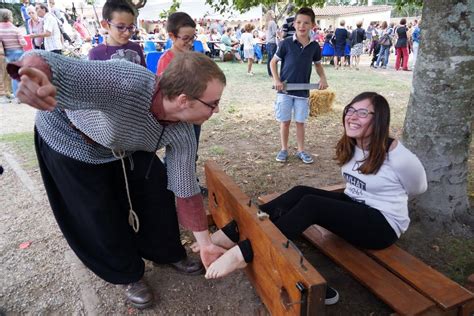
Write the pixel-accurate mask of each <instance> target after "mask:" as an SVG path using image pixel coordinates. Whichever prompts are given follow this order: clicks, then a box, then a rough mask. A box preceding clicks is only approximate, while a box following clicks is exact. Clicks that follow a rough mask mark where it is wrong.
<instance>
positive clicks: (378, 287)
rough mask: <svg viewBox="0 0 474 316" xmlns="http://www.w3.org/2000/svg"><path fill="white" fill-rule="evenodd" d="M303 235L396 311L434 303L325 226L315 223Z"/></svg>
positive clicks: (421, 309)
mask: <svg viewBox="0 0 474 316" xmlns="http://www.w3.org/2000/svg"><path fill="white" fill-rule="evenodd" d="M303 235H304V237H306V238H307V239H308V240H309V241H310V242H311V243H312V244H313V245H315V246H316V247H318V249H320V250H321V251H322V252H323V253H324V254H325V255H327V256H328V257H329V258H331V259H332V260H333V261H335V262H336V263H337V264H338V265H340V266H342V267H343V268H344V269H346V270H347V271H348V272H349V273H350V274H351V275H352V276H353V277H354V278H355V279H357V280H358V281H359V282H360V283H362V284H363V285H365V286H366V287H367V288H368V289H369V290H371V291H372V292H373V293H374V294H375V295H377V296H378V297H379V298H380V299H381V300H382V301H384V302H385V303H386V304H387V305H388V306H390V307H391V308H392V309H393V310H394V311H396V312H397V313H399V314H402V315H417V314H420V313H423V312H424V311H426V310H428V309H429V308H431V307H433V306H435V304H434V303H433V302H432V301H430V300H429V299H427V298H426V297H424V296H423V295H421V294H420V293H418V292H417V291H416V290H414V289H413V288H412V287H410V286H409V285H407V284H406V283H405V282H403V280H400V279H399V278H398V277H397V276H395V275H394V274H392V273H391V272H389V271H387V270H386V269H385V268H384V267H382V266H380V265H379V264H378V263H377V262H376V261H375V260H373V259H372V258H370V257H369V256H368V255H366V254H365V253H364V252H363V251H361V250H359V249H357V248H355V247H354V246H352V245H351V244H349V243H348V242H346V241H345V240H344V239H342V238H340V237H338V236H336V235H335V234H333V233H331V232H330V231H328V230H326V229H324V228H323V227H320V226H317V225H312V226H310V227H309V228H308V229H307V230H305V231H304V233H303Z"/></svg>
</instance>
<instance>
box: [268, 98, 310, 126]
mask: <svg viewBox="0 0 474 316" xmlns="http://www.w3.org/2000/svg"><path fill="white" fill-rule="evenodd" d="M292 113H293V114H294V116H293V117H294V120H295V121H296V122H298V123H304V122H306V119H307V118H308V116H309V104H308V99H307V98H297V97H294V96H291V95H287V94H283V93H278V94H277V98H276V101H275V117H276V119H277V121H279V122H288V121H291V117H292V115H291V114H292Z"/></svg>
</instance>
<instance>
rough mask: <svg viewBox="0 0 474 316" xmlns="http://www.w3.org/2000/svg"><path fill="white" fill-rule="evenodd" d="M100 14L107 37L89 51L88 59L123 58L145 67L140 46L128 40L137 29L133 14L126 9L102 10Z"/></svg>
mask: <svg viewBox="0 0 474 316" xmlns="http://www.w3.org/2000/svg"><path fill="white" fill-rule="evenodd" d="M104 11H105V9H104ZM102 15H103V16H104V20H102V21H101V25H102V27H103V28H104V29H106V30H107V32H108V37H107V40H106V41H105V43H104V44H100V45H98V46H97V47H94V48H93V49H91V50H90V51H89V59H90V60H109V59H125V60H128V61H131V62H132V63H135V64H140V65H142V66H143V67H146V62H145V56H144V55H143V50H142V48H141V47H140V45H138V44H137V43H133V42H130V37H131V36H132V35H133V33H134V32H135V30H136V29H137V26H136V25H135V24H134V19H135V16H134V15H133V14H130V12H128V11H126V10H115V11H113V12H102ZM108 16H110V18H108Z"/></svg>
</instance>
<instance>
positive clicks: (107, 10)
mask: <svg viewBox="0 0 474 316" xmlns="http://www.w3.org/2000/svg"><path fill="white" fill-rule="evenodd" d="M114 12H128V13H130V14H132V15H133V16H136V12H135V9H134V7H133V6H132V4H131V3H130V2H129V1H127V0H107V2H105V4H104V7H103V8H102V18H103V19H104V20H107V21H110V20H112V14H113V13H114Z"/></svg>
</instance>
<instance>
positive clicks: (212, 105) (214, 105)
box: [193, 97, 220, 111]
mask: <svg viewBox="0 0 474 316" xmlns="http://www.w3.org/2000/svg"><path fill="white" fill-rule="evenodd" d="M193 98H194V99H196V100H198V101H199V102H201V103H202V104H204V105H206V106H208V107H210V108H211V109H212V110H213V111H214V109H215V108H217V107H218V106H219V101H220V100H217V101H216V103H214V104H210V103H207V102H205V101H203V100H201V99H199V98H196V97H193Z"/></svg>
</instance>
